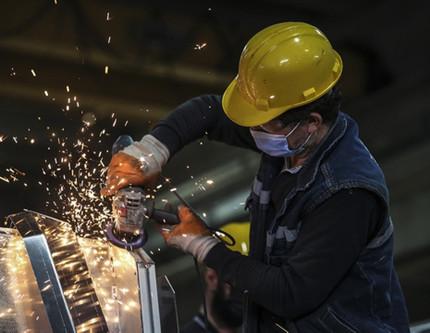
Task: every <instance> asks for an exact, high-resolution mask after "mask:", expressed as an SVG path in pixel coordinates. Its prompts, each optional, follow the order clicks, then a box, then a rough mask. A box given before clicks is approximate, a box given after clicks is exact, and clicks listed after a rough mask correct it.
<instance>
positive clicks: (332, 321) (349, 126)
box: [246, 113, 409, 333]
mask: <svg viewBox="0 0 430 333" xmlns="http://www.w3.org/2000/svg"><path fill="white" fill-rule="evenodd" d="M283 164H284V160H283V159H282V158H274V157H270V156H268V155H265V154H263V155H262V160H261V164H260V169H259V172H258V174H257V176H256V178H255V180H254V184H253V190H252V193H251V195H250V197H249V198H248V201H247V206H248V209H249V212H250V215H251V234H250V256H252V257H254V258H256V259H258V260H260V261H263V262H265V263H267V264H271V265H282V263H284V262H287V261H288V253H289V249H291V248H292V247H294V244H295V240H296V239H297V237H300V226H301V221H302V220H303V218H304V217H306V216H307V215H308V214H311V213H312V211H313V210H314V208H315V207H317V206H318V205H319V204H321V203H322V202H324V201H325V200H327V199H328V198H330V197H331V196H332V195H333V194H334V193H336V192H337V191H339V190H341V189H347V188H363V189H367V190H369V191H372V192H373V193H375V194H376V195H377V196H379V197H380V198H381V201H382V202H383V203H385V211H384V212H382V215H383V218H384V221H383V227H382V228H381V230H379V232H378V234H377V236H376V237H375V238H374V239H373V240H371V241H370V242H369V244H367V247H366V248H364V249H363V251H362V253H361V255H360V256H359V258H358V260H357V262H356V263H355V264H354V265H353V267H352V268H351V269H350V271H349V272H348V274H347V275H346V276H345V278H344V279H343V280H342V281H341V282H340V283H339V285H338V286H337V287H336V289H335V290H334V291H333V292H332V293H331V294H330V296H329V297H328V299H327V300H326V301H325V302H324V303H323V304H322V305H321V306H320V307H319V308H318V309H316V310H315V311H313V312H312V313H309V314H308V315H306V316H304V317H302V318H299V319H297V320H294V321H288V320H286V319H284V320H282V319H281V323H280V324H281V326H282V327H284V328H286V329H287V330H288V332H290V333H291V332H304V333H312V332H336V333H337V332H339V333H342V332H348V333H351V332H360V333H379V332H396V333H405V332H409V328H408V315H407V310H406V306H405V301H404V298H403V294H402V291H401V288H400V284H399V281H398V278H397V274H396V272H395V270H394V265H393V225H392V223H391V219H390V216H389V194H388V189H387V186H386V183H385V179H384V175H383V173H382V170H381V169H380V167H379V166H378V164H377V162H376V161H375V159H374V158H373V156H372V155H371V153H370V152H369V150H368V149H367V148H366V146H365V145H364V143H363V142H362V141H361V140H360V138H359V134H358V126H357V124H356V123H355V121H354V120H353V119H351V118H350V117H349V116H347V115H346V114H344V113H340V114H339V116H338V117H337V119H336V121H335V123H334V124H333V126H332V127H331V128H330V131H329V133H328V134H327V135H326V137H325V139H324V141H323V142H322V143H321V144H320V145H319V147H318V149H317V150H316V151H315V152H314V153H313V155H312V156H310V157H309V159H308V160H307V161H306V164H305V165H304V166H303V168H302V170H301V171H300V173H299V174H298V178H297V183H296V186H295V188H293V189H292V190H291V191H290V192H289V194H288V195H287V196H286V197H285V199H284V202H283V205H282V208H281V209H280V210H279V211H278V212H274V211H273V208H272V207H271V205H269V202H270V190H271V188H272V185H273V181H274V179H275V178H276V176H277V175H278V174H279V172H280V171H281V168H282V166H283ZM285 221H287V222H285ZM246 309H247V310H246V311H247V315H246V318H247V319H246V321H247V323H246V331H247V332H276V331H277V330H276V326H274V323H273V322H274V321H278V323H279V318H277V319H276V318H275V317H274V316H273V317H271V316H270V315H269V316H267V315H265V316H262V315H261V313H262V312H263V313H265V312H267V311H265V310H262V309H261V308H259V307H258V306H257V305H255V304H253V303H252V302H248V305H247V307H246ZM279 332H282V329H279Z"/></svg>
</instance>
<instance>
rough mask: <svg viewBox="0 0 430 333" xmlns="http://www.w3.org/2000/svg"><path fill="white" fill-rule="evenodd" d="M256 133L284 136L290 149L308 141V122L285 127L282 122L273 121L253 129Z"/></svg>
mask: <svg viewBox="0 0 430 333" xmlns="http://www.w3.org/2000/svg"><path fill="white" fill-rule="evenodd" d="M252 129H253V130H254V131H262V132H266V133H270V134H276V135H284V136H285V137H286V138H287V140H288V146H289V147H298V146H299V145H300V144H302V143H303V141H304V140H306V137H307V135H308V133H307V128H306V122H294V123H290V124H288V125H284V124H283V123H282V121H280V120H278V119H273V120H271V121H269V122H267V123H265V124H263V125H260V126H255V127H252Z"/></svg>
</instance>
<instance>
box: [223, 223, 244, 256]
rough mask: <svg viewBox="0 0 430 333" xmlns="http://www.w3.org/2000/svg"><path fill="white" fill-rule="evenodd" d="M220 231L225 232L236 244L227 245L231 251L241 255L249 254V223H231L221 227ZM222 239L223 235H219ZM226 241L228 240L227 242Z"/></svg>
mask: <svg viewBox="0 0 430 333" xmlns="http://www.w3.org/2000/svg"><path fill="white" fill-rule="evenodd" d="M220 229H221V231H225V232H226V233H228V234H229V235H231V236H232V237H233V238H234V240H235V241H236V243H235V244H234V245H227V247H228V248H229V249H230V250H232V251H237V252H240V253H241V254H243V255H245V256H247V255H248V253H249V230H250V223H249V222H232V223H227V224H225V225H223V226H222V227H221V228H220ZM219 236H220V237H221V238H223V235H219ZM227 241H228V240H227Z"/></svg>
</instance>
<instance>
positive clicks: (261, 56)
mask: <svg viewBox="0 0 430 333" xmlns="http://www.w3.org/2000/svg"><path fill="white" fill-rule="evenodd" d="M342 67H343V66H342V59H341V58H340V56H339V54H338V53H337V52H336V51H335V50H334V49H333V48H332V46H331V44H330V42H329V40H328V39H327V37H326V36H325V35H324V34H323V33H322V32H321V31H320V30H318V29H317V28H316V27H314V26H312V25H310V24H307V23H303V22H285V23H279V24H275V25H272V26H270V27H268V28H265V29H263V30H262V31H260V32H258V33H257V34H256V35H255V36H254V37H252V38H251V39H250V40H249V42H248V43H247V44H246V46H245V48H244V49H243V51H242V55H241V57H240V61H239V73H238V75H237V76H236V78H235V79H234V80H233V81H232V82H231V83H230V85H229V86H228V87H227V89H226V90H225V92H224V95H223V97H222V106H223V109H224V112H225V113H226V115H227V116H228V117H229V118H230V119H231V120H232V121H234V122H235V123H237V124H239V125H241V126H246V127H251V126H257V125H261V124H264V123H266V122H268V121H270V120H272V119H273V118H275V117H277V116H279V115H280V114H282V113H284V112H285V111H287V110H289V109H292V108H295V107H298V106H301V105H305V104H308V103H310V102H312V101H314V100H316V99H318V98H319V97H321V96H322V95H324V94H325V93H326V92H328V91H329V90H330V88H332V87H333V86H334V85H335V83H336V82H337V81H338V80H339V77H340V75H341V73H342Z"/></svg>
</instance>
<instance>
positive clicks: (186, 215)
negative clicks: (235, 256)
mask: <svg viewBox="0 0 430 333" xmlns="http://www.w3.org/2000/svg"><path fill="white" fill-rule="evenodd" d="M178 217H179V220H180V223H179V224H178V225H175V226H163V227H161V235H162V236H163V238H164V240H165V241H166V243H167V245H169V246H173V247H175V248H177V249H179V250H182V251H184V252H186V253H189V254H191V255H192V256H193V257H195V258H197V261H198V262H200V263H202V262H203V261H204V259H205V258H206V255H207V254H208V253H209V251H210V250H211V249H212V248H213V247H214V246H215V245H216V244H218V243H219V242H220V240H219V239H218V238H215V237H213V236H212V235H211V233H210V231H209V229H208V227H207V226H206V225H205V224H204V222H203V221H202V220H200V219H199V218H198V217H197V216H196V215H194V214H193V212H192V211H191V210H190V209H189V208H188V207H185V206H179V208H178Z"/></svg>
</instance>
